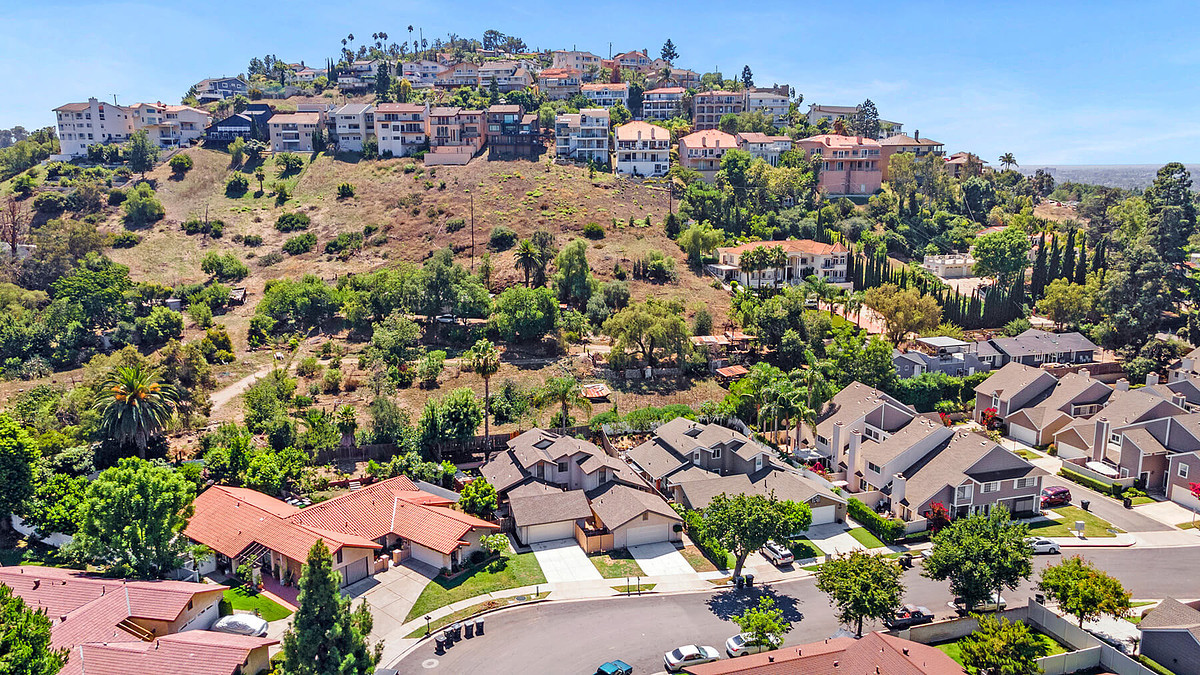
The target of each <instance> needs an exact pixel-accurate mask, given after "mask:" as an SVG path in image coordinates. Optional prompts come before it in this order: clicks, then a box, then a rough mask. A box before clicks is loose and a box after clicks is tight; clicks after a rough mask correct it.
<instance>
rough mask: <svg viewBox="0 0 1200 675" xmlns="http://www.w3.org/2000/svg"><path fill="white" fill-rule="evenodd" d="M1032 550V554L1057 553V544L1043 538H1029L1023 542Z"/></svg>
mask: <svg viewBox="0 0 1200 675" xmlns="http://www.w3.org/2000/svg"><path fill="white" fill-rule="evenodd" d="M1025 541H1026V542H1028V543H1029V546H1030V547H1031V548H1032V549H1033V552H1034V553H1058V552H1059V548H1058V544H1056V543H1054V542H1052V541H1050V540H1049V539H1046V538H1045V537H1029V538H1028V539H1026V540H1025Z"/></svg>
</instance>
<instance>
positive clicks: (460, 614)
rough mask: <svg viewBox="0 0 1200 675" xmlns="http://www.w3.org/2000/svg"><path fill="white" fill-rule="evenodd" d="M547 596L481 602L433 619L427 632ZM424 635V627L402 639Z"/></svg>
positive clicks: (515, 597) (548, 593) (547, 593)
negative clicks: (490, 611)
mask: <svg viewBox="0 0 1200 675" xmlns="http://www.w3.org/2000/svg"><path fill="white" fill-rule="evenodd" d="M547 595H550V591H542V592H541V593H538V594H537V596H536V597H534V596H533V595H529V596H527V597H525V599H523V600H518V599H517V598H519V597H521V596H513V597H511V598H500V599H498V600H488V601H487V602H481V603H479V604H478V605H471V606H470V607H466V608H464V609H460V610H458V611H457V612H452V613H450V614H447V615H446V616H443V617H442V618H440V619H434V620H433V621H430V622H429V626H428V627H429V630H437V629H439V628H444V627H446V626H449V625H450V624H452V623H454V622H455V621H462V620H463V619H465V618H467V617H469V616H474V615H475V614H478V613H479V612H483V611H486V610H489V609H499V608H501V607H507V606H508V605H515V604H518V603H522V602H531V601H533V600H541V599H542V598H544V597H546V596H547ZM425 635H426V632H425V626H422V627H421V628H418V629H416V630H414V631H413V632H411V633H409V634H408V635H405V636H404V638H405V639H406V640H415V639H417V638H421V637H425Z"/></svg>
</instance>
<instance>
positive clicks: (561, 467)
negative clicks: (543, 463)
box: [558, 462, 567, 473]
mask: <svg viewBox="0 0 1200 675" xmlns="http://www.w3.org/2000/svg"><path fill="white" fill-rule="evenodd" d="M558 472H559V473H566V472H567V463H566V462H559V463H558Z"/></svg>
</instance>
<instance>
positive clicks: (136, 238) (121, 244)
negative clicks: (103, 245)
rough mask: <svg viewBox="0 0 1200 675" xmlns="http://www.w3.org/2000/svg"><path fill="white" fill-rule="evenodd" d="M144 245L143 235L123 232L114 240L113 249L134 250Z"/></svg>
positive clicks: (115, 236) (114, 237)
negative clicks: (135, 247)
mask: <svg viewBox="0 0 1200 675" xmlns="http://www.w3.org/2000/svg"><path fill="white" fill-rule="evenodd" d="M140 243H142V235H140V234H134V233H132V232H121V233H120V234H117V235H114V236H113V238H112V246H113V248H133V247H134V246H137V245H138V244H140Z"/></svg>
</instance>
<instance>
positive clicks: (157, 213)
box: [123, 183, 167, 226]
mask: <svg viewBox="0 0 1200 675" xmlns="http://www.w3.org/2000/svg"><path fill="white" fill-rule="evenodd" d="M123 206H124V209H125V224H126V225H134V226H141V225H149V224H150V223H155V222H158V221H159V220H161V219H162V217H163V216H165V215H167V210H166V209H165V208H163V205H162V202H160V201H158V197H157V196H155V194H154V188H152V187H150V184H149V183H140V184H139V185H138V186H137V187H135V188H133V189H132V190H130V191H129V195H128V196H127V197H126V198H125V204H124V205H123Z"/></svg>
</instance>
